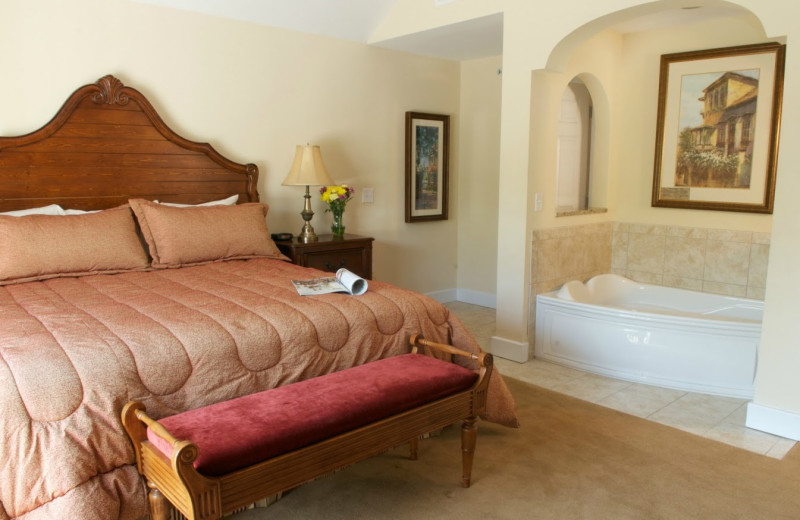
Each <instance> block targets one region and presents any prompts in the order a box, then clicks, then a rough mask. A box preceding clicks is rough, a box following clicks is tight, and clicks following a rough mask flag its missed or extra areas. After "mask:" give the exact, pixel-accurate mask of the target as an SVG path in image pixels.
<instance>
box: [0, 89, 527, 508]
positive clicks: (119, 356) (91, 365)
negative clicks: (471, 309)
mask: <svg viewBox="0 0 800 520" xmlns="http://www.w3.org/2000/svg"><path fill="white" fill-rule="evenodd" d="M257 181H258V168H257V167H256V166H255V165H254V164H239V163H236V162H234V161H231V160H230V159H227V158H225V157H223V156H222V155H220V154H219V153H218V152H217V151H216V150H215V149H214V148H213V147H212V146H210V145H209V144H206V143H198V142H193V141H189V140H187V139H184V138H182V137H180V136H178V135H177V134H176V133H175V132H173V131H172V130H171V129H170V128H169V127H167V125H166V124H165V123H164V122H163V120H162V119H161V117H160V116H159V115H158V114H157V113H156V111H155V109H154V108H153V106H152V105H151V104H150V102H149V101H148V100H147V99H146V98H145V97H144V96H143V95H142V94H141V93H140V92H139V91H137V90H136V89H133V88H131V87H128V86H125V85H123V83H122V82H121V81H120V80H119V79H117V78H115V77H113V76H105V77H103V78H101V79H99V80H98V81H97V82H96V83H93V84H89V85H85V86H83V87H81V88H79V89H78V90H76V91H75V92H74V93H73V94H72V95H71V96H70V97H69V98H68V99H67V101H66V102H65V104H64V105H63V107H62V108H61V109H60V110H59V112H58V113H57V114H56V115H55V117H54V118H53V119H52V120H51V121H50V122H49V123H47V124H46V125H45V126H43V127H42V128H41V129H39V130H37V131H35V132H32V133H30V134H27V135H23V136H15V137H0V212H2V213H9V212H19V211H20V210H28V209H30V208H40V210H39V212H38V213H39V214H33V215H25V216H22V217H20V216H18V215H15V216H11V215H8V214H2V215H0V244H2V247H0V317H1V319H0V428H2V432H0V439H2V440H0V461H2V463H1V464H0V520H8V519H25V520H34V519H43V518H81V519H88V520H95V519H96V520H108V519H111V518H120V519H136V518H141V517H144V516H146V514H147V505H146V499H145V489H144V487H145V486H144V484H143V482H142V480H141V479H140V477H139V476H138V474H137V472H136V469H135V467H134V466H133V451H132V449H131V447H130V445H129V443H128V441H127V440H126V437H125V435H124V433H123V430H122V427H121V425H120V419H119V414H120V410H121V408H122V406H123V405H124V404H125V403H126V402H127V401H129V400H132V399H138V400H141V401H143V402H144V403H145V404H146V405H147V408H148V412H150V413H152V415H153V416H154V417H156V418H158V417H161V416H165V415H168V414H173V413H176V412H179V411H183V410H188V409H192V408H197V407H200V406H205V405H208V404H211V403H214V402H219V401H222V400H226V399H230V398H232V397H236V396H240V395H245V394H249V393H253V392H256V391H260V390H264V389H267V388H272V387H275V386H280V385H284V384H288V383H291V382H294V381H299V380H303V379H307V378H310V377H314V376H317V375H321V374H325V373H330V372H333V371H337V370H341V369H343V368H347V367H350V366H355V365H360V364H363V363H365V362H367V361H371V360H375V359H380V358H384V357H389V356H393V355H397V354H400V353H402V352H406V351H407V348H408V347H407V344H408V338H409V336H410V335H411V334H413V333H421V334H422V335H424V336H425V337H426V338H427V339H430V340H433V341H438V342H447V343H451V344H454V345H456V346H458V347H460V348H462V349H465V350H469V351H479V346H478V345H477V344H476V342H475V340H474V339H473V338H472V337H471V336H470V334H469V333H468V332H467V331H466V329H465V328H464V326H463V324H462V323H461V322H460V321H459V320H458V319H457V318H456V317H455V316H453V315H452V314H450V313H449V312H448V310H447V309H446V308H445V307H443V306H442V305H440V304H438V303H437V302H435V301H433V300H431V299H430V298H428V297H426V296H424V295H421V294H419V293H415V292H412V291H407V290H404V289H401V288H398V287H394V286H391V285H389V284H385V283H381V282H379V281H371V282H370V284H369V290H368V291H367V293H366V294H364V295H362V296H358V297H353V296H347V295H342V294H327V295H320V296H299V295H298V294H297V292H296V291H295V289H294V288H293V286H292V285H291V280H292V279H311V278H314V277H318V276H320V275H322V273H321V272H320V271H316V270H314V269H309V268H304V267H299V266H296V265H293V264H291V263H290V262H287V261H285V259H284V257H283V256H282V255H281V254H280V252H279V251H278V250H277V248H276V247H275V244H274V243H272V241H271V240H270V239H269V230H268V227H267V224H266V222H267V221H268V218H266V216H267V212H268V206H267V205H266V204H263V203H262V202H260V200H259V194H258V191H257ZM233 199H235V202H236V203H235V204H231V203H232V202H233ZM154 201H158V202H154ZM164 203H170V204H184V205H189V206H190V207H188V208H187V207H175V206H171V205H167V204H164ZM41 208H44V209H41ZM470 368H472V367H470ZM484 419H485V420H489V421H493V422H496V423H499V424H503V425H507V426H512V427H513V426H516V425H517V418H516V412H515V409H514V402H513V398H512V397H511V395H510V393H509V392H508V389H507V387H506V386H505V383H504V382H503V379H502V376H500V375H499V374H496V377H493V378H492V385H491V387H490V390H489V405H488V409H487V414H486V416H485V417H484Z"/></svg>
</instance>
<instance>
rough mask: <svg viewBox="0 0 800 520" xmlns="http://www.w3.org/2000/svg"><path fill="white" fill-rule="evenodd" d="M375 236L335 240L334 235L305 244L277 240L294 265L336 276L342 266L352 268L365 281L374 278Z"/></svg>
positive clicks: (295, 241)
mask: <svg viewBox="0 0 800 520" xmlns="http://www.w3.org/2000/svg"><path fill="white" fill-rule="evenodd" d="M373 240H374V239H373V238H372V237H362V236H359V235H348V234H346V233H345V235H344V238H333V235H319V241H317V242H310V243H308V244H304V243H302V242H298V241H297V238H293V239H292V240H276V241H275V244H276V245H277V246H278V249H280V250H281V253H283V254H284V255H286V256H288V257H289V258H290V259H291V260H292V263H293V264H297V265H302V266H303V267H313V268H314V269H320V270H322V271H329V272H331V273H335V272H336V271H337V270H338V269H339V268H340V267H344V268H347V269H349V270H350V271H352V272H354V273H356V274H357V275H358V276H361V277H363V278H369V279H372V241H373Z"/></svg>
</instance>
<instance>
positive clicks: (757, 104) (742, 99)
mask: <svg viewBox="0 0 800 520" xmlns="http://www.w3.org/2000/svg"><path fill="white" fill-rule="evenodd" d="M785 52H786V46H785V45H782V44H779V43H764V44H756V45H742V46H737V47H727V48H721V49H710V50H702V51H691V52H681V53H674V54H664V55H662V56H661V71H660V80H659V89H658V118H657V128H656V150H655V168H654V174H653V193H652V206H654V207H667V208H686V209H706V210H719V211H743V212H753V213H772V206H773V201H774V196H775V175H776V161H777V156H778V137H779V131H780V120H781V101H782V97H783V71H784V56H785Z"/></svg>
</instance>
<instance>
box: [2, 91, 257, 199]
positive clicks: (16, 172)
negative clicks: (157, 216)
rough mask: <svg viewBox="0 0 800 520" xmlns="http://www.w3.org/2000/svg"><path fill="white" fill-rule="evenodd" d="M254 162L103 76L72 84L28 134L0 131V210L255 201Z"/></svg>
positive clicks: (139, 94)
mask: <svg viewBox="0 0 800 520" xmlns="http://www.w3.org/2000/svg"><path fill="white" fill-rule="evenodd" d="M257 181H258V167H256V165H255V164H239V163H235V162H233V161H231V160H229V159H226V158H225V157H223V156H222V155H220V154H219V153H218V152H217V151H216V150H214V148H212V147H211V145H209V144H208V143H198V142H193V141H189V140H187V139H184V138H183V137H181V136H179V135H178V134H176V133H175V132H173V131H172V130H171V129H170V128H169V127H168V126H167V125H166V124H165V123H164V121H163V120H162V119H161V117H160V116H159V115H158V113H156V111H155V109H154V108H153V106H152V105H151V104H150V102H149V101H148V100H147V99H146V98H145V97H144V96H143V95H142V94H141V93H140V92H139V91H137V90H135V89H133V88H131V87H126V86H124V85H123V84H122V82H121V81H120V80H118V79H117V78H115V77H114V76H111V75H108V76H104V77H102V78H100V79H99V80H97V82H96V83H94V84H91V85H85V86H83V87H81V88H79V89H78V90H76V91H75V92H74V93H73V94H72V95H71V96H70V97H69V98H68V99H67V101H66V102H65V103H64V105H63V106H62V107H61V109H60V110H59V111H58V113H57V114H56V115H55V117H54V118H53V119H52V120H51V121H50V122H49V123H47V124H46V125H45V126H43V127H42V128H40V129H39V130H36V131H35V132H32V133H30V134H26V135H22V136H16V137H0V211H9V210H16V209H23V208H32V207H38V206H46V205H48V204H60V205H61V206H62V207H64V208H74V209H83V210H91V209H102V208H110V207H114V206H118V205H120V204H124V203H125V202H127V200H128V199H129V198H145V199H151V200H153V199H157V200H160V201H166V202H182V203H190V204H193V203H198V202H206V201H209V200H215V199H222V198H225V197H228V196H230V195H233V194H235V193H238V194H239V202H240V203H241V202H254V201H258V192H257Z"/></svg>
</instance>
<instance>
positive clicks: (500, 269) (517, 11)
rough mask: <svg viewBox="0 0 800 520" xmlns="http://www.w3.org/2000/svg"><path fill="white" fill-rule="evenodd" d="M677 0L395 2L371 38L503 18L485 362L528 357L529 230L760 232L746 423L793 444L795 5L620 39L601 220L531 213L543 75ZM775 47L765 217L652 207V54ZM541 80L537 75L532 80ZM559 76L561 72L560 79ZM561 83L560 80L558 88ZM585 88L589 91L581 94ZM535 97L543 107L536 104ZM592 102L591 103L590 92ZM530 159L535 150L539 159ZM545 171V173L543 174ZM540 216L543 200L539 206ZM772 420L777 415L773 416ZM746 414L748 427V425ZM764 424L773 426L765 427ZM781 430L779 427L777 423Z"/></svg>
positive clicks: (769, 2)
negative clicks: (760, 309)
mask: <svg viewBox="0 0 800 520" xmlns="http://www.w3.org/2000/svg"><path fill="white" fill-rule="evenodd" d="M685 5H687V4H686V3H685V2H683V1H681V0H659V1H653V2H651V1H644V0H597V1H595V2H583V1H580V0H565V1H562V2H556V3H552V2H551V3H548V6H547V10H546V15H543V14H544V13H545V11H543V10H542V9H541V4H540V3H539V2H530V1H529V0H496V1H492V2H487V1H482V0H460V1H459V2H453V3H448V4H446V5H443V6H440V7H437V6H436V5H435V4H434V3H433V2H430V1H428V0H401V1H400V2H398V3H397V4H396V6H395V8H394V9H393V11H392V12H391V13H390V16H389V18H388V19H387V20H386V21H384V23H383V24H382V26H381V28H380V30H379V31H378V32H377V33H376V35H375V36H374V38H373V39H374V40H375V41H378V40H380V39H382V38H390V37H394V36H399V35H402V34H410V33H413V32H416V31H421V30H425V29H430V28H431V27H436V26H444V25H447V24H450V23H454V22H458V21H463V20H468V19H471V18H477V17H480V16H485V15H488V14H492V13H495V12H502V13H503V16H504V36H503V87H502V89H503V92H502V99H503V103H502V109H501V123H500V135H501V142H500V173H499V186H500V188H499V194H498V200H499V204H498V212H499V214H498V255H497V256H498V262H497V298H498V302H497V330H496V335H495V337H494V338H493V341H492V348H493V349H494V350H495V352H496V353H498V352H499V353H501V355H508V357H512V358H520V357H521V358H524V357H525V354H526V353H527V351H528V338H529V336H528V332H529V328H528V318H529V315H528V309H529V298H530V292H531V291H530V283H531V282H532V280H531V276H532V275H531V269H530V266H531V263H532V262H531V244H532V242H531V237H532V233H533V232H534V231H535V230H536V229H538V228H539V227H544V228H550V227H552V226H557V227H562V226H563V227H567V226H579V225H583V224H582V223H585V222H587V221H588V222H589V223H595V222H597V221H609V220H613V219H619V220H621V221H622V222H627V223H635V224H656V225H662V224H667V223H669V224H672V225H679V226H685V227H704V226H708V228H710V229H722V230H741V231H745V232H754V233H770V250H769V260H768V266H769V267H768V271H769V275H768V277H767V279H766V290H765V301H766V306H765V316H764V328H763V334H762V341H761V346H760V351H759V368H758V374H757V378H756V394H755V403H754V405H755V406H753V407H752V410H753V411H757V412H763V414H762V415H761V416H760V417H758V416H757V414H756V413H753V414H752V415H753V420H754V422H755V423H758V426H759V427H762V428H763V429H767V430H768V431H773V432H778V431H779V430H781V428H782V427H783V426H786V424H788V430H789V433H791V435H790V436H793V437H794V438H800V397H798V396H800V379H798V378H797V377H796V370H797V367H798V366H800V348H798V347H797V342H796V341H790V340H787V338H793V337H796V335H797V327H796V325H795V323H796V315H797V308H798V305H797V303H796V294H797V293H798V292H800V270H798V269H797V268H796V258H797V255H798V254H799V253H800V246H798V245H797V240H796V237H797V236H800V219H797V218H796V212H795V211H794V206H795V203H794V201H795V200H796V199H797V198H798V197H800V177H798V176H796V175H792V174H791V172H793V171H795V170H797V169H799V168H800V158H798V157H797V154H796V153H794V150H793V149H792V148H791V146H787V145H786V143H794V142H798V141H799V140H800V122H798V118H797V117H792V116H796V114H798V113H799V112H800V95H797V94H796V92H798V85H800V57H798V56H800V54H798V53H793V52H792V50H791V49H792V48H793V45H794V44H796V42H795V41H794V40H796V39H800V26H798V25H797V23H796V20H797V17H798V15H800V4H796V3H793V2H786V1H785V0H736V1H735V2H716V1H714V0H696V1H695V2H692V4H691V5H693V6H700V7H701V8H702V7H703V6H707V5H717V6H719V5H729V6H731V5H732V6H741V7H743V8H744V9H746V10H749V11H750V12H751V13H753V14H754V15H755V16H754V17H747V16H744V17H739V18H738V19H735V20H729V19H726V20H718V21H716V22H706V23H704V24H694V25H688V26H685V27H682V28H672V29H669V30H665V31H654V32H653V33H649V31H648V33H649V34H648V33H641V34H638V35H635V36H628V37H625V40H626V41H625V42H624V45H623V47H624V49H622V50H621V52H622V53H623V54H622V56H621V57H620V60H619V63H620V71H619V73H618V75H617V77H618V79H619V80H620V81H622V82H621V83H618V84H617V86H615V87H612V90H610V91H609V93H608V96H609V103H610V107H611V110H610V113H611V134H610V135H611V136H612V138H611V139H612V141H611V148H610V152H609V172H608V175H609V177H608V178H609V188H610V191H609V193H608V206H609V212H608V213H607V214H605V215H602V216H597V215H593V216H590V217H568V218H565V219H564V221H563V224H561V222H560V221H559V222H558V223H557V224H549V223H546V221H547V219H548V218H549V217H546V216H539V215H535V214H534V212H533V211H532V206H533V204H532V200H533V195H534V194H535V193H536V192H537V190H545V189H550V183H551V182H552V181H551V177H548V175H551V174H552V163H553V159H552V158H551V157H550V156H548V155H547V153H546V150H545V151H544V152H543V153H537V148H536V146H537V142H539V141H538V139H539V138H544V139H546V138H547V134H548V132H549V130H548V128H550V127H546V128H545V127H542V126H540V125H542V124H545V125H547V124H548V121H549V119H551V118H552V115H551V114H550V113H549V112H548V111H549V110H552V108H548V107H551V106H552V104H549V103H547V102H545V101H544V100H547V99H550V96H555V95H559V94H560V91H559V89H556V88H554V85H553V83H554V82H556V81H562V80H561V79H559V80H555V79H552V78H548V77H547V76H548V75H552V74H562V73H563V71H564V70H565V69H566V68H567V67H568V66H569V62H570V59H571V58H573V57H574V56H577V55H579V54H580V51H579V52H576V49H580V47H581V46H582V45H583V44H584V43H585V42H586V41H587V40H589V39H591V38H593V37H596V36H597V35H598V34H600V33H602V32H603V31H604V30H606V29H608V28H609V27H611V26H612V25H613V23H615V22H619V21H624V20H627V19H630V18H632V17H634V16H638V15H648V14H652V13H656V12H659V11H662V10H668V9H672V10H678V9H680V8H681V7H683V6H685ZM774 38H779V39H782V40H783V41H785V42H786V43H787V44H788V46H789V52H788V53H787V62H786V74H785V78H784V92H785V95H784V102H783V118H782V128H781V141H782V143H783V147H782V148H781V150H780V153H779V159H778V174H777V186H776V197H775V211H774V214H773V216H772V217H770V216H757V215H749V214H736V213H731V212H711V211H704V212H701V211H688V210H672V209H667V208H658V209H656V208H651V207H650V206H649V201H650V186H651V183H652V164H653V150H654V146H653V143H654V136H655V108H656V100H657V81H658V59H657V58H658V56H659V55H660V54H661V53H666V52H677V51H680V50H690V49H697V48H711V47H720V46H726V45H732V44H744V43H752V42H755V41H763V40H765V39H774ZM545 70H546V71H547V72H539V71H545ZM567 76H569V74H567ZM567 79H569V78H567ZM590 90H591V87H590ZM540 94H541V95H543V96H544V98H542V97H540ZM593 95H594V94H593ZM539 152H541V150H539ZM548 172H550V173H548ZM545 206H546V199H545ZM781 413H785V414H787V415H786V416H781ZM750 415H751V414H750V413H749V414H748V421H749V422H750V420H751V419H750ZM773 420H774V423H773V424H766V423H770V422H771V421H773ZM781 422H783V423H784V424H783V425H780V424H779V423H781Z"/></svg>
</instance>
